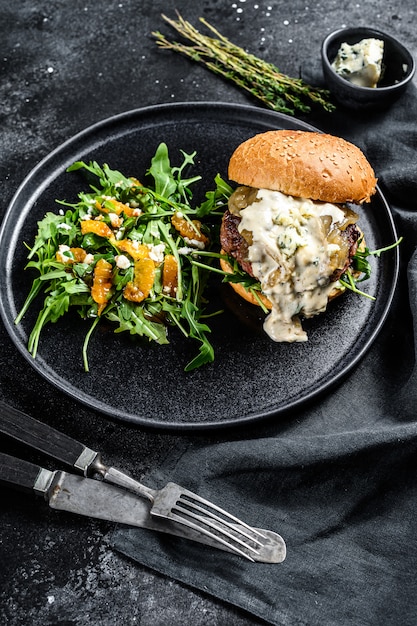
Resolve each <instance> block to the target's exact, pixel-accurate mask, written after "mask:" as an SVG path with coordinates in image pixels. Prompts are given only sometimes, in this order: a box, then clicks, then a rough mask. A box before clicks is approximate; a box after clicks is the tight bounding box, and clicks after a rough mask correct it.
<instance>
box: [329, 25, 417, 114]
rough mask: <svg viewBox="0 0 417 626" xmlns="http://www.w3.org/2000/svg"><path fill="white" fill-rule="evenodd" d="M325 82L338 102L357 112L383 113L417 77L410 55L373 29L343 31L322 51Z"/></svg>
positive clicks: (331, 38) (359, 28)
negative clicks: (370, 110)
mask: <svg viewBox="0 0 417 626" xmlns="http://www.w3.org/2000/svg"><path fill="white" fill-rule="evenodd" d="M321 56H322V65H323V73H324V78H325V80H326V83H327V86H328V88H329V89H330V91H331V92H332V93H333V95H334V97H335V99H336V100H337V101H338V102H339V103H340V104H343V105H344V106H346V107H348V108H351V109H355V110H361V109H362V110H369V109H378V108H379V109H383V108H387V107H388V106H389V105H390V104H392V103H393V102H394V101H395V100H396V99H397V98H398V97H399V96H400V95H401V94H402V93H403V92H404V91H405V89H406V88H407V86H408V84H409V83H410V81H411V80H412V78H413V76H414V73H415V62H414V59H413V57H412V55H411V54H410V52H409V51H408V50H407V48H405V47H404V46H403V44H402V43H400V42H399V41H398V40H397V39H395V38H394V37H392V36H391V35H388V34H386V33H383V32H381V31H379V30H376V29H373V28H365V27H357V28H342V29H340V30H337V31H335V32H333V33H331V34H330V35H328V36H327V37H326V38H325V39H324V41H323V44H322V50H321Z"/></svg>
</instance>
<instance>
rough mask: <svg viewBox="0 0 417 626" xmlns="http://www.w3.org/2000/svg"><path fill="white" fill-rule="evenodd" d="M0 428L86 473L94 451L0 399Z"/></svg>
mask: <svg viewBox="0 0 417 626" xmlns="http://www.w3.org/2000/svg"><path fill="white" fill-rule="evenodd" d="M0 432H2V433H4V434H6V435H8V436H9V437H13V439H16V440H17V441H20V442H21V443H24V444H26V445H28V446H30V447H31V448H34V449H35V450H39V451H40V452H43V453H44V454H47V455H48V456H50V457H53V458H54V459H57V460H58V461H61V462H62V463H66V464H67V465H70V466H71V467H75V468H76V469H78V470H80V471H82V472H83V473H84V474H87V472H88V470H89V468H90V466H91V465H92V463H93V462H94V460H95V459H97V457H98V454H97V452H94V450H90V449H89V448H87V447H86V446H84V445H83V444H82V443H80V442H78V441H77V440H76V439H73V438H72V437H68V435H65V434H64V433H61V432H59V431H58V430H55V429H54V428H52V427H51V426H48V425H47V424H44V423H43V422H39V421H38V420H36V419H35V418H34V417H31V416H30V415H27V414H26V413H22V411H19V410H18V409H15V408H14V407H11V406H9V405H7V404H4V403H3V402H0Z"/></svg>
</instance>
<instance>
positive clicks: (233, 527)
mask: <svg viewBox="0 0 417 626" xmlns="http://www.w3.org/2000/svg"><path fill="white" fill-rule="evenodd" d="M0 432H3V433H5V434H6V435H8V436H10V437H13V438H14V439H16V440H17V441H20V442H22V443H24V444H26V445H29V446H30V447H32V448H34V449H36V450H39V451H40V452H43V453H44V454H47V455H48V456H51V457H53V458H55V459H57V460H59V461H61V462H63V463H65V464H67V465H70V466H71V467H73V468H75V469H76V470H78V471H79V472H82V473H83V474H84V476H88V477H92V478H97V479H101V480H104V481H105V482H108V483H112V484H113V485H117V486H118V487H122V488H123V489H126V490H128V491H130V492H133V493H135V494H136V495H138V496H141V497H144V498H147V499H148V500H149V501H150V502H151V505H152V506H151V509H150V514H151V515H152V516H154V517H157V518H159V519H166V520H169V521H171V522H174V523H176V524H181V525H182V526H185V527H187V528H190V529H192V530H193V531H195V532H197V533H201V534H202V535H204V536H206V537H210V538H211V539H212V540H214V541H215V542H218V543H219V544H221V545H222V546H224V547H226V548H227V549H229V550H230V551H231V552H234V553H236V554H239V555H241V556H243V557H245V558H246V559H248V560H250V561H255V558H256V556H257V555H259V552H260V550H262V548H264V547H265V545H266V544H267V543H268V541H269V539H268V536H267V534H266V533H265V534H264V533H262V532H261V531H260V530H259V529H255V528H253V527H252V526H250V525H248V524H246V523H245V522H243V521H241V520H240V519H238V518H237V517H235V516H234V515H231V514H230V513H228V512H227V511H225V510H224V509H222V508H220V507H218V506H217V505H215V504H213V503H212V502H210V501H209V500H206V499H204V498H201V497H200V496H198V495H196V494H195V493H193V492H192V491H189V490H188V489H185V488H183V487H181V486H180V485H178V484H176V483H173V482H169V483H167V484H166V485H165V487H163V488H162V489H151V488H150V487H147V486H146V485H144V484H142V483H140V482H139V481H137V480H135V479H134V478H131V477H130V476H129V475H128V474H126V473H125V472H122V471H120V470H118V469H117V468H115V467H108V466H106V465H105V464H104V463H103V461H102V458H101V454H100V453H99V452H96V451H94V450H92V449H90V448H88V447H87V446H85V445H83V444H82V443H80V442H79V441H77V440H76V439H73V438H72V437H69V436H68V435H65V434H64V433H61V432H59V431H58V430H55V429H54V428H52V427H51V426H48V425H47V424H44V423H43V422H40V421H38V420H36V419H35V418H33V417H31V416H29V415H27V414H26V413H23V412H21V411H19V410H18V409H15V408H13V407H11V406H9V405H7V404H4V403H3V402H0ZM280 539H281V538H280ZM281 540H282V539H281Z"/></svg>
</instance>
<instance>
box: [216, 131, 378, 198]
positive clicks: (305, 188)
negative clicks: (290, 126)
mask: <svg viewBox="0 0 417 626" xmlns="http://www.w3.org/2000/svg"><path fill="white" fill-rule="evenodd" d="M228 176H229V179H230V180H233V181H235V182H237V183H239V184H240V185H246V186H248V187H255V188H257V189H270V190H272V191H281V192H282V193H284V194H286V195H288V196H295V197H299V198H309V199H311V200H319V201H322V202H332V203H344V202H355V203H357V204H361V203H363V202H369V201H370V199H371V196H372V195H373V194H374V193H375V190H376V183H377V179H376V178H375V174H374V171H373V169H372V167H371V165H370V164H369V163H368V161H367V159H366V157H365V156H364V154H363V152H362V151H361V150H360V149H359V148H358V147H357V146H355V145H353V144H351V143H349V142H348V141H346V140H345V139H342V138H340V137H335V136H333V135H328V134H325V133H319V132H309V131H297V130H271V131H267V132H265V133H261V134H258V135H255V136H254V137H251V138H250V139H248V140H247V141H245V142H243V143H242V144H240V146H238V148H236V150H235V152H234V153H233V154H232V156H231V159H230V162H229V171H228Z"/></svg>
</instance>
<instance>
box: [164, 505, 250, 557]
mask: <svg viewBox="0 0 417 626" xmlns="http://www.w3.org/2000/svg"><path fill="white" fill-rule="evenodd" d="M169 518H170V519H171V520H173V521H174V522H178V523H179V524H182V525H183V526H187V527H188V528H192V529H193V530H196V531H198V532H199V533H201V534H202V535H205V536H206V537H210V538H211V539H214V540H215V541H216V542H217V543H220V544H221V545H223V546H225V547H226V548H228V549H229V550H230V552H233V553H235V554H239V555H240V556H243V557H245V559H248V560H249V561H251V562H252V563H254V562H255V559H253V558H252V557H251V556H250V554H247V553H246V552H244V551H243V550H241V549H240V548H238V547H237V546H234V545H233V544H232V543H230V541H227V540H226V539H223V538H222V537H220V536H219V535H217V534H215V533H212V532H211V531H210V530H207V528H203V527H202V526H201V523H199V524H195V523H194V522H192V521H191V520H189V519H186V518H184V517H182V516H181V515H176V514H175V513H174V512H171V514H170V516H169ZM200 519H202V518H200ZM217 530H220V529H219V528H218V527H217ZM225 534H226V535H227V534H228V533H225ZM242 543H243V542H242ZM245 547H247V548H248V549H249V550H252V551H254V552H255V553H256V554H257V551H256V550H253V548H251V547H250V546H245Z"/></svg>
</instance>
